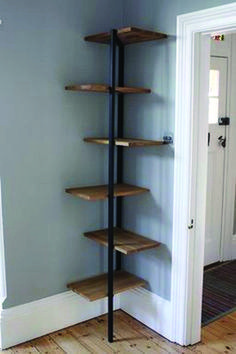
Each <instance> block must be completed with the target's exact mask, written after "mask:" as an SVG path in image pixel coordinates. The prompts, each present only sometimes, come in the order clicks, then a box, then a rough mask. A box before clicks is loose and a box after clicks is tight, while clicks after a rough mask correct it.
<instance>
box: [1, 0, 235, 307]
mask: <svg viewBox="0 0 236 354" xmlns="http://www.w3.org/2000/svg"><path fill="white" fill-rule="evenodd" d="M227 2H230V1H217V0H215V1H202V0H201V1H198V2H187V1H182V0H181V1H176V0H175V1H174V0H172V1H154V0H143V1H140V0H124V1H116V0H50V1H48V0H40V1H38V0H21V1H19V0H8V1H4V0H0V18H1V19H2V20H3V26H2V27H0V51H1V66H0V77H1V80H0V97H1V115H0V178H1V183H2V201H3V223H4V238H5V256H6V278H7V292H8V297H7V300H6V301H5V303H4V308H8V307H11V306H14V305H18V304H22V303H27V302H29V301H32V300H37V299H39V298H43V297H46V296H49V295H53V294H56V293H60V292H62V291H64V290H66V283H67V282H68V281H73V280H76V279H80V278H81V279H82V278H84V277H86V276H90V275H93V274H95V273H99V272H101V271H103V270H104V250H103V249H102V248H100V247H98V246H97V245H96V244H93V242H92V241H88V240H86V239H84V238H83V237H82V233H83V232H84V231H88V230H91V229H93V228H99V227H103V226H105V222H104V219H105V208H104V204H103V203H100V202H95V203H89V202H86V201H83V200H79V199H77V198H73V197H71V196H69V195H66V194H65V193H64V188H66V187H69V186H76V185H88V184H96V183H104V181H105V180H106V170H105V169H104V166H105V164H106V149H105V148H103V147H101V148H96V147H95V146H93V145H89V144H88V145H86V144H85V143H83V141H82V138H83V137H84V136H86V135H87V136H88V135H93V134H94V135H96V134H98V135H99V134H102V135H104V134H105V132H106V120H105V119H104V117H106V112H107V98H106V97H105V96H103V95H93V94H91V95H90V94H77V93H71V92H65V91H64V90H63V87H64V85H65V84H68V83H73V82H75V81H76V82H78V83H80V82H105V81H107V64H108V50H107V47H106V46H100V45H96V44H89V43H85V42H84V41H83V36H84V35H86V34H89V33H94V32H95V33H96V32H98V31H104V30H108V29H110V28H111V27H116V26H117V27H120V25H121V24H122V22H123V23H124V24H129V25H130V24H131V25H137V26H144V27H148V28H153V29H157V30H158V29H159V30H161V31H164V32H166V33H169V34H170V38H169V39H168V40H167V41H162V42H159V43H150V44H147V43H146V44H143V45H135V46H132V47H129V48H128V49H127V52H126V59H127V66H126V83H127V84H133V85H135V84H136V85H141V86H142V85H144V86H147V87H150V88H152V89H153V94H152V95H150V96H145V95H144V96H139V97H137V96H136V97H135V96H133V97H131V96H130V97H127V98H126V103H125V104H126V112H127V113H126V132H127V134H128V133H129V135H130V136H134V137H135V136H139V137H143V138H153V139H155V138H159V137H162V135H163V134H165V133H173V132H174V94H175V92H174V91H175V28H176V15H178V14H181V13H185V12H189V11H194V10H198V9H201V8H206V7H211V6H215V5H220V4H223V3H227ZM122 6H123V7H122ZM173 162H174V156H173V150H172V148H171V147H160V148H158V149H156V148H151V149H141V150H138V149H137V150H132V151H126V155H125V164H126V180H127V181H129V182H132V183H137V184H139V185H143V186H148V187H150V189H151V193H150V194H149V195H143V196H137V197H133V198H127V199H126V201H125V213H124V219H125V224H126V226H127V227H129V228H131V229H134V230H136V231H138V232H141V233H142V234H144V235H147V236H148V237H152V238H155V239H158V240H160V241H161V242H162V243H163V246H162V248H161V249H159V250H156V251H148V252H145V253H143V254H141V255H137V256H134V257H130V258H128V261H127V262H126V264H125V265H126V267H127V268H128V269H131V270H133V271H134V272H135V273H137V274H139V275H141V276H143V277H144V278H145V279H147V280H149V282H150V289H151V290H152V291H154V292H155V293H157V294H159V295H161V296H163V297H165V298H169V297H170V272H171V234H172V204H173V201H172V199H173V188H172V184H173Z"/></svg>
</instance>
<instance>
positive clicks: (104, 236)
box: [84, 227, 160, 255]
mask: <svg viewBox="0 0 236 354" xmlns="http://www.w3.org/2000/svg"><path fill="white" fill-rule="evenodd" d="M84 236H85V237H87V238H89V239H91V240H93V241H95V242H97V243H99V244H100V245H103V246H106V247H107V246H108V229H104V230H96V231H90V232H86V233H84ZM159 246H160V243H159V242H157V241H154V240H151V239H149V238H147V237H144V236H141V235H138V234H136V233H134V232H131V231H127V230H123V229H120V228H118V227H115V228H114V249H115V250H116V251H119V252H122V253H124V254H126V255H129V254H132V253H137V252H141V251H145V250H148V249H152V248H157V247H159Z"/></svg>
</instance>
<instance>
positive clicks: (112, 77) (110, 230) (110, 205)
mask: <svg viewBox="0 0 236 354" xmlns="http://www.w3.org/2000/svg"><path fill="white" fill-rule="evenodd" d="M116 33H117V32H116V30H112V31H111V46H110V91H109V167H108V341H109V342H113V295H114V294H113V249H114V239H113V236H114V235H113V228H114V122H115V94H116V92H115V86H116V42H117V38H116Z"/></svg>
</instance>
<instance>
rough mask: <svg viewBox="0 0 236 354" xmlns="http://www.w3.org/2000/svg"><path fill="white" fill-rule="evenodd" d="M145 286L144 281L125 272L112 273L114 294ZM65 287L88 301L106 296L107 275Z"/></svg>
mask: <svg viewBox="0 0 236 354" xmlns="http://www.w3.org/2000/svg"><path fill="white" fill-rule="evenodd" d="M144 285H146V282H145V280H143V279H141V278H139V277H137V276H135V275H133V274H131V273H128V272H125V271H123V270H119V271H115V272H114V294H118V293H122V292H123V291H126V290H130V289H133V288H137V287H139V286H144ZM67 287H68V288H69V289H71V290H72V291H74V292H76V293H77V294H79V295H80V296H82V297H84V298H85V299H87V300H89V301H95V300H98V299H102V298H104V297H106V296H107V274H106V273H105V274H101V275H97V276H95V277H91V278H88V279H84V280H81V281H78V282H74V283H71V284H68V285H67Z"/></svg>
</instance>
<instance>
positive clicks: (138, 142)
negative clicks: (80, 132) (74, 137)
mask: <svg viewBox="0 0 236 354" xmlns="http://www.w3.org/2000/svg"><path fill="white" fill-rule="evenodd" d="M84 141H85V142H86V143H93V144H101V145H108V144H109V139H108V138H90V137H88V138H84ZM165 144H166V143H165V142H164V141H163V140H144V139H133V138H122V139H121V138H116V139H115V145H116V146H124V147H145V146H158V145H165Z"/></svg>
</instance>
